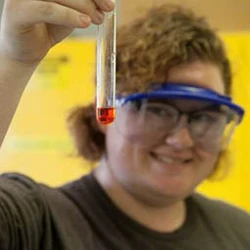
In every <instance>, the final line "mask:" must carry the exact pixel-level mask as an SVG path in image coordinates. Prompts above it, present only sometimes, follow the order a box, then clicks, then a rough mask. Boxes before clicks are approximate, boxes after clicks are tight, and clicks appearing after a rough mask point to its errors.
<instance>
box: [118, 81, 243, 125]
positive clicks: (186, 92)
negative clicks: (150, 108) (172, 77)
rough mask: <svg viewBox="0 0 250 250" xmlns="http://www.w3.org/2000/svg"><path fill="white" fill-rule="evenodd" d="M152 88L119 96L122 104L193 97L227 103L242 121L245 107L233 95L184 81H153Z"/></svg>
mask: <svg viewBox="0 0 250 250" xmlns="http://www.w3.org/2000/svg"><path fill="white" fill-rule="evenodd" d="M151 86H152V88H150V89H149V90H148V92H142V93H135V94H131V95H128V96H119V97H118V98H117V100H118V103H119V105H120V106H123V105H124V104H126V103H127V102H129V101H136V100H142V99H152V98H156V99H157V98H159V99H160V98H161V99H167V98H180V99H191V100H199V101H211V102H212V103H214V104H218V105H226V106H228V107H229V108H230V109H232V110H234V111H235V112H236V113H237V114H238V116H239V121H238V123H240V122H241V121H242V119H243V116H244V113H245V111H244V109H243V108H242V107H241V106H239V105H237V104H235V103H233V102H232V99H231V97H229V96H226V95H221V94H218V93H217V92H215V91H213V90H211V89H208V88H204V87H199V86H197V85H191V84H183V83H171V82H166V83H153V84H152V85H151Z"/></svg>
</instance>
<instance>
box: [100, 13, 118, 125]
mask: <svg viewBox="0 0 250 250" xmlns="http://www.w3.org/2000/svg"><path fill="white" fill-rule="evenodd" d="M115 88H116V9H114V10H113V11H112V12H109V13H106V14H105V20H104V22H103V24H101V25H99V26H98V38H97V74H96V116H97V120H98V122H99V123H101V124H110V123H111V122H113V121H114V119H115V101H116V100H115V95H116V91H115Z"/></svg>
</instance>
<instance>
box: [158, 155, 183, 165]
mask: <svg viewBox="0 0 250 250" xmlns="http://www.w3.org/2000/svg"><path fill="white" fill-rule="evenodd" d="M156 158H157V159H158V160H159V161H161V162H163V163H167V164H173V163H178V162H180V161H179V160H174V159H171V158H168V157H166V156H158V155H156Z"/></svg>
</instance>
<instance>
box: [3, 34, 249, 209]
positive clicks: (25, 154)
mask: <svg viewBox="0 0 250 250" xmlns="http://www.w3.org/2000/svg"><path fill="white" fill-rule="evenodd" d="M222 37H223V39H224V41H225V42H226V46H227V50H228V52H229V55H230V59H231V61H232V64H233V74H234V86H233V94H234V99H235V101H236V102H238V103H240V104H242V105H243V106H244V107H245V108H246V111H247V112H246V117H245V119H244V122H243V124H242V125H241V126H240V127H239V128H238V131H237V133H236V134H235V137H234V141H233V143H232V145H231V148H230V149H231V152H232V159H233V165H232V167H231V171H230V172H229V174H228V176H227V178H225V179H224V180H222V181H213V182H211V181H207V182H206V183H204V184H203V185H202V186H201V187H200V188H199V191H200V192H203V193H205V194H207V195H209V196H212V197H217V198H220V199H224V200H226V201H229V202H232V203H234V204H236V205H238V206H241V207H243V208H245V209H247V210H249V211H250V188H249V183H248V182H249V178H250V167H249V166H250V153H249V146H248V141H249V140H250V131H249V129H248V127H249V125H250V115H249V114H248V110H249V111H250V103H249V100H250V71H249V68H250V48H249V44H250V34H223V35H222ZM94 74H95V41H94V40H91V39H84V40H66V41H64V42H63V43H62V44H60V45H58V46H57V47H55V48H54V49H53V50H52V51H51V52H50V53H49V54H48V56H47V57H46V58H45V60H44V61H43V62H42V64H41V65H40V66H39V68H38V69H37V71H36V73H35V74H34V76H33V77H32V79H31V81H30V83H29V85H28V86H27V88H26V91H25V93H24V94H23V98H22V100H21V102H20V104H19V107H18V110H17V112H16V115H15V117H14V119H13V121H12V124H11V127H10V129H9V132H8V135H7V137H6V140H5V143H4V145H3V148H2V150H1V153H0V156H1V157H0V169H1V172H6V171H18V172H21V173H24V174H27V175H29V176H31V177H32V178H34V179H35V180H37V181H40V182H44V183H47V184H50V185H52V186H56V185H60V184H62V183H64V182H67V181H70V180H72V179H75V178H78V177H79V176H81V175H82V174H85V173H87V172H88V171H89V169H90V168H91V167H92V166H91V165H90V164H89V163H88V162H87V161H84V160H82V159H79V158H77V157H75V156H74V147H73V144H72V141H71V140H70V138H69V135H68V132H67V128H66V123H65V119H66V117H67V113H68V112H69V110H70V109H71V107H74V106H76V105H84V104H86V103H88V102H91V101H93V99H94V94H95V93H94V83H95V76H94Z"/></svg>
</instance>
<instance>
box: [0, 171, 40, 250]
mask: <svg viewBox="0 0 250 250" xmlns="http://www.w3.org/2000/svg"><path fill="white" fill-rule="evenodd" d="M39 189H40V188H39V185H38V184H36V183H35V182H34V181H32V180H31V179H29V178H28V177H25V176H23V175H20V174H15V173H9V174H3V175H0V249H1V250H12V249H25V250H36V249H37V246H39V241H40V238H41V234H42V226H41V224H42V223H41V222H42V216H43V209H42V207H43V206H42V204H41V197H39V196H40V192H39Z"/></svg>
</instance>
